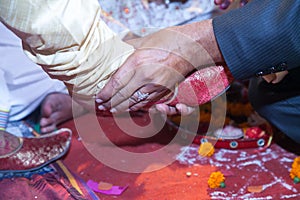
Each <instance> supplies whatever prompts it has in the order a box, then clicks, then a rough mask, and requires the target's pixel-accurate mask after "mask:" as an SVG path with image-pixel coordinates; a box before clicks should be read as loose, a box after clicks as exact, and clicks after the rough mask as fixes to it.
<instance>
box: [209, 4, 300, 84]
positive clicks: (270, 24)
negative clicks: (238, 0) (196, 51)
mask: <svg viewBox="0 0 300 200" xmlns="http://www.w3.org/2000/svg"><path fill="white" fill-rule="evenodd" d="M213 28H214V33H215V36H216V40H217V42H218V45H219V47H220V50H221V52H222V54H223V57H224V59H225V61H226V63H227V65H228V67H229V69H230V71H231V73H232V75H233V76H234V77H235V78H236V79H240V80H241V79H248V78H250V77H252V76H254V75H255V74H256V73H258V72H261V71H268V70H269V69H270V68H272V67H273V66H276V65H280V64H281V63H283V62H285V63H286V64H287V67H288V68H287V69H293V68H296V67H299V66H300V0H252V1H251V2H250V3H248V4H247V5H246V6H244V7H242V8H240V9H236V10H232V11H230V12H228V13H226V14H223V15H221V16H218V17H216V18H214V19H213Z"/></svg>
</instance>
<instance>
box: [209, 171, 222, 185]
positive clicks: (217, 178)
mask: <svg viewBox="0 0 300 200" xmlns="http://www.w3.org/2000/svg"><path fill="white" fill-rule="evenodd" d="M224 181H225V177H224V175H223V174H222V172H220V171H217V172H213V173H211V175H210V177H209V179H208V182H207V183H208V186H209V187H210V188H218V187H225V184H224Z"/></svg>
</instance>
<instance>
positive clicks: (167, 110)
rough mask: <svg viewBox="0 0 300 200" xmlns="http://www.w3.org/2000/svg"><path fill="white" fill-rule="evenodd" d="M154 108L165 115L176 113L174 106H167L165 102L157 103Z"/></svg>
mask: <svg viewBox="0 0 300 200" xmlns="http://www.w3.org/2000/svg"><path fill="white" fill-rule="evenodd" d="M156 109H157V110H158V111H160V112H161V113H163V114H166V115H176V114H178V110H177V109H176V108H175V107H173V106H169V105H167V104H157V105H156Z"/></svg>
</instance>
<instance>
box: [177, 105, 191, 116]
mask: <svg viewBox="0 0 300 200" xmlns="http://www.w3.org/2000/svg"><path fill="white" fill-rule="evenodd" d="M176 108H177V110H178V111H179V113H180V114H181V115H183V116H186V115H190V114H192V113H193V112H194V111H195V108H194V107H190V106H187V105H185V104H181V103H178V104H176Z"/></svg>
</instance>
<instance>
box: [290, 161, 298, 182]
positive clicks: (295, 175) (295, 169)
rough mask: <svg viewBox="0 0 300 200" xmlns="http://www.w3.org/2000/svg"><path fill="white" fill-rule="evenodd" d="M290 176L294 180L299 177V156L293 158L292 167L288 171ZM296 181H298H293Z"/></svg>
mask: <svg viewBox="0 0 300 200" xmlns="http://www.w3.org/2000/svg"><path fill="white" fill-rule="evenodd" d="M290 177H291V178H292V179H293V180H294V181H295V180H299V179H300V156H299V157H296V158H295V159H294V162H293V164H292V169H291V171H290ZM295 182H298V181H295Z"/></svg>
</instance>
